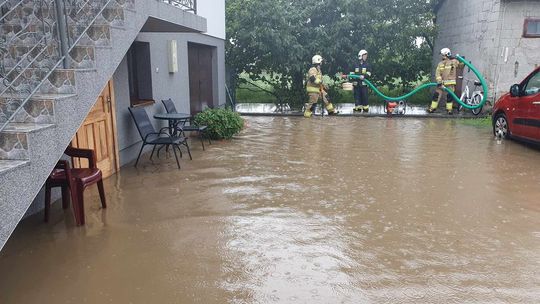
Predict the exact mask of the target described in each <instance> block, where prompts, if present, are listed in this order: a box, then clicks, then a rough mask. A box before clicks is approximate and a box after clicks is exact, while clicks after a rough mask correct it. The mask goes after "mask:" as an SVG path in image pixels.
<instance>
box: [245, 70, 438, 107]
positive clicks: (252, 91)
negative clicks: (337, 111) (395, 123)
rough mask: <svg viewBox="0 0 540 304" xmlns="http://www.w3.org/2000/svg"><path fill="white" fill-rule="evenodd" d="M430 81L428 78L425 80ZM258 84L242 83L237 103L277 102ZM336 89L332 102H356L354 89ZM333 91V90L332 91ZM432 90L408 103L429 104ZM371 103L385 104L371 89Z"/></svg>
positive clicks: (392, 94)
mask: <svg viewBox="0 0 540 304" xmlns="http://www.w3.org/2000/svg"><path fill="white" fill-rule="evenodd" d="M241 77H242V78H246V79H247V78H248V77H249V76H248V75H246V74H242V75H241ZM324 81H325V83H329V84H331V83H334V81H333V80H332V79H331V78H330V77H329V76H327V75H325V76H324ZM425 81H426V82H427V81H428V80H427V79H426V80H425ZM255 83H256V85H257V86H259V87H262V88H264V89H267V90H272V87H271V86H269V85H268V84H265V83H264V82H263V81H256V82H255ZM423 83H424V82H419V83H418V85H421V84H423ZM257 86H255V85H252V84H246V83H244V84H242V85H240V87H239V88H238V89H237V90H236V100H237V103H275V102H276V98H275V97H274V96H272V95H271V94H269V93H267V92H264V91H262V90H260V89H259V88H257ZM334 90H335V91H334V92H333V94H331V95H332V96H333V98H331V99H332V102H333V103H354V97H353V92H352V91H343V90H342V89H341V88H336V89H334ZM379 90H380V91H381V92H382V93H383V94H384V95H387V96H390V97H396V96H401V95H404V94H406V93H408V92H409V91H405V90H403V87H396V88H394V89H390V88H389V87H388V86H382V87H380V88H379ZM331 93H332V92H331ZM431 97H432V92H431V90H423V91H421V92H419V93H418V94H416V95H414V96H412V97H410V98H409V99H408V100H407V103H408V104H411V105H427V104H429V102H430V101H431ZM368 98H369V104H372V105H375V104H383V103H384V100H383V99H382V98H380V97H379V96H377V95H376V94H375V93H374V92H373V91H371V90H370V92H369V97H368Z"/></svg>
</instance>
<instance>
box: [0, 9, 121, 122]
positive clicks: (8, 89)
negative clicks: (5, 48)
mask: <svg viewBox="0 0 540 304" xmlns="http://www.w3.org/2000/svg"><path fill="white" fill-rule="evenodd" d="M43 1H44V0H41V3H40V5H39V7H40V10H41V9H42V8H43V5H42V3H43ZM60 1H66V0H55V1H54V2H53V1H51V4H52V5H51V6H49V9H52V8H53V7H52V6H53V5H55V7H54V8H56V6H58V5H59V4H62V5H63V4H64V3H60ZM72 1H73V0H72ZM75 1H76V0H75ZM112 1H113V0H107V1H106V2H105V3H104V4H103V5H102V6H101V9H99V11H98V12H97V13H95V14H94V15H93V17H92V18H91V20H90V21H89V22H88V24H87V25H86V27H85V28H84V30H83V31H82V32H81V33H80V35H79V37H76V39H75V40H74V41H67V40H64V39H60V37H58V40H60V41H59V50H60V51H61V56H59V57H58V58H57V61H56V63H55V64H54V65H53V66H52V67H50V69H49V70H48V72H47V73H46V74H45V76H43V77H42V78H41V79H40V80H39V82H38V83H37V84H36V85H35V86H33V87H32V88H25V89H23V90H20V89H18V88H16V87H15V86H14V83H17V81H18V80H20V79H21V77H24V76H23V75H24V74H25V72H26V71H27V70H28V69H31V68H32V65H33V64H34V63H36V61H37V60H38V58H39V56H40V55H42V54H43V53H45V50H46V47H48V43H47V37H48V35H50V33H46V32H45V24H46V22H45V21H44V20H41V21H42V25H43V28H42V30H43V33H42V34H43V36H42V37H41V39H39V41H38V43H36V45H35V46H34V47H31V48H30V49H29V50H28V51H27V52H26V53H25V54H24V55H23V56H22V57H21V59H20V60H18V62H17V63H16V64H15V66H13V67H11V68H10V71H8V72H7V73H6V72H5V71H3V69H0V77H1V78H2V82H3V83H4V86H5V88H4V89H3V90H2V92H1V93H0V96H3V97H5V98H6V99H7V98H9V97H11V98H14V99H23V100H22V101H21V103H20V104H19V105H18V107H17V109H16V110H15V111H13V112H12V113H11V114H9V117H7V119H6V121H4V122H1V123H0V132H1V131H2V130H4V129H5V127H6V126H7V125H8V124H9V123H10V122H11V121H13V119H14V118H15V117H16V116H17V114H18V113H19V112H20V111H21V110H22V109H23V108H24V106H25V105H26V103H27V102H28V101H29V100H30V99H31V98H32V97H33V96H34V94H36V93H37V92H38V91H39V89H40V87H41V86H42V85H43V84H44V83H45V81H46V80H47V79H48V78H49V77H50V76H51V74H52V73H53V72H54V71H55V70H56V69H57V68H58V67H60V65H61V64H62V63H63V62H65V61H66V59H67V58H68V55H69V52H70V51H71V50H73V48H74V47H75V46H76V45H77V43H78V42H79V41H80V40H81V39H82V37H83V36H84V35H85V33H86V32H87V31H88V29H89V28H90V27H91V26H92V24H94V22H95V21H96V20H97V18H99V16H100V15H101V14H102V13H103V11H104V10H105V9H106V8H107V6H108V5H109V4H110V3H111V2H112ZM7 2H8V1H4V2H2V4H0V7H1V6H3V5H5V4H6V3H7ZM22 2H23V0H21V1H19V2H18V3H16V4H15V5H13V7H11V8H10V9H9V10H8V12H6V13H5V14H3V15H2V16H1V18H0V20H4V19H5V18H6V16H7V15H8V14H9V13H11V12H13V11H14V10H15V9H16V7H18V6H19V5H21V3H22ZM89 3H90V4H91V1H86V2H85V3H84V5H83V7H82V8H84V6H86V5H88V4H89ZM94 3H95V2H94ZM64 7H65V6H64ZM82 8H81V10H82ZM81 10H78V12H80V11H81ZM65 13H66V11H65V10H63V9H62V10H60V11H58V10H57V11H56V14H55V16H54V24H53V25H51V24H48V25H49V26H50V28H51V29H52V27H53V26H54V25H56V26H57V27H60V26H61V25H65V27H63V28H62V30H63V31H64V33H60V35H61V34H64V35H65V34H67V28H68V21H67V16H66V14H65ZM60 14H61V15H60ZM59 15H60V16H59ZM75 16H78V14H75ZM60 19H63V20H60ZM61 23H63V24H61ZM59 31H60V30H59ZM19 33H21V31H19V32H18V33H17V34H19ZM23 34H26V33H23ZM18 38H20V36H19V37H18ZM63 40H64V41H63ZM11 41H13V39H11ZM70 42H71V43H70ZM61 44H64V45H61ZM43 45H45V48H43V50H41V51H40V52H39V53H38V54H37V55H36V56H35V57H34V58H33V59H32V60H30V61H29V62H28V63H27V64H26V65H24V63H25V62H26V61H27V59H28V58H29V57H30V54H31V52H33V51H34V50H35V49H36V47H38V46H43ZM0 51H1V49H0ZM0 54H1V52H0ZM23 65H24V67H23ZM2 68H3V66H2ZM64 68H66V66H65V65H64ZM14 72H18V75H17V76H16V77H15V78H13V80H11V81H9V80H8V78H7V77H8V76H10V75H12V74H13V73H14ZM29 81H34V79H30V80H29ZM36 81H37V80H36ZM7 94H12V95H10V96H7Z"/></svg>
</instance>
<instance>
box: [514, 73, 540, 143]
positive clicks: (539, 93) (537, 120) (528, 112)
mask: <svg viewBox="0 0 540 304" xmlns="http://www.w3.org/2000/svg"><path fill="white" fill-rule="evenodd" d="M521 87H522V90H521V96H520V97H519V98H516V100H515V104H514V105H515V112H514V114H515V115H514V118H513V124H514V131H513V132H512V134H513V135H515V136H520V137H524V138H527V139H531V140H540V71H536V72H535V73H533V74H532V75H531V76H529V77H528V78H527V79H526V80H525V81H524V83H523V84H522V86H521Z"/></svg>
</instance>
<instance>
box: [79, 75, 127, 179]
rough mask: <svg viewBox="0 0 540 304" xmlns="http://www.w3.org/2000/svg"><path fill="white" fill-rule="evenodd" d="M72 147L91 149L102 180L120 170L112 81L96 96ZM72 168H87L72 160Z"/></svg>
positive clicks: (82, 162)
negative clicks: (94, 154)
mask: <svg viewBox="0 0 540 304" xmlns="http://www.w3.org/2000/svg"><path fill="white" fill-rule="evenodd" d="M71 144H72V145H73V146H74V147H77V148H85V149H92V150H94V151H95V153H96V159H97V166H98V168H99V169H101V172H102V174H103V178H106V177H109V176H111V175H112V174H114V173H116V172H117V171H118V170H119V169H120V165H119V162H118V149H117V146H118V145H117V139H116V116H115V100H114V88H113V82H112V80H109V82H107V85H106V86H105V88H104V89H103V91H102V92H101V94H100V95H99V96H98V98H97V100H96V103H95V104H94V106H93V107H92V109H91V110H90V113H88V116H87V117H86V119H85V120H84V122H83V124H82V125H81V127H80V128H79V130H78V131H77V133H76V134H75V136H74V137H73V140H72V143H71ZM73 166H74V167H87V166H88V163H87V161H86V160H85V159H78V158H76V159H74V163H73Z"/></svg>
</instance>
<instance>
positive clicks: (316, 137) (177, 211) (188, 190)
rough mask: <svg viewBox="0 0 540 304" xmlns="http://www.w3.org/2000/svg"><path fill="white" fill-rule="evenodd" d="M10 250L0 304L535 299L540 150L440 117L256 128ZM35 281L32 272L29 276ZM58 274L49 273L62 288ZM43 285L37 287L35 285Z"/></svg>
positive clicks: (1, 269)
mask: <svg viewBox="0 0 540 304" xmlns="http://www.w3.org/2000/svg"><path fill="white" fill-rule="evenodd" d="M193 150H194V151H193V154H194V160H193V161H188V160H185V159H184V160H182V170H181V171H179V170H177V169H176V166H175V163H174V161H172V160H171V159H160V160H156V162H155V163H151V162H149V161H147V159H144V161H143V162H142V163H141V164H140V168H139V169H134V168H132V167H126V168H123V170H122V171H121V174H120V175H118V176H116V177H115V178H110V179H108V180H107V183H106V187H107V195H108V197H107V198H108V201H109V206H110V207H109V208H108V209H107V210H100V209H99V198H98V196H97V194H96V193H93V192H92V191H90V192H92V194H91V196H90V197H88V198H87V199H86V200H85V202H87V203H86V210H87V222H88V224H87V226H86V227H84V228H76V227H74V225H73V220H72V217H71V213H66V214H65V215H64V214H63V213H62V210H61V208H59V206H55V210H53V212H52V220H51V221H52V222H51V223H50V224H48V225H45V224H42V223H41V218H37V217H36V218H31V219H29V220H27V221H25V222H24V223H23V224H22V225H20V227H19V228H18V229H17V231H16V233H15V235H14V237H13V238H12V239H11V240H10V241H9V243H8V244H7V246H6V248H5V250H4V251H3V252H2V253H1V254H0V273H2V276H0V290H2V292H1V293H0V303H36V302H42V301H43V299H44V298H46V299H48V300H50V301H51V302H55V303H56V302H58V303H62V302H74V301H75V300H81V301H82V302H84V301H86V302H89V303H103V302H113V303H128V302H132V303H151V302H152V303H153V302H158V303H296V302H297V303H464V302H481V303H497V302H505V303H535V302H538V299H540V287H539V286H540V276H539V275H538V274H539V273H540V229H539V228H538V227H540V207H539V205H538V197H540V188H538V185H539V184H540V175H539V174H538V172H540V158H538V153H539V152H538V151H537V150H535V149H530V148H528V147H526V146H523V145H520V144H516V143H514V142H511V141H505V142H503V143H502V144H497V142H496V141H495V140H494V139H493V138H492V135H491V131H490V130H489V128H478V127H471V126H466V125H462V124H460V123H458V122H456V121H454V120H437V119H414V118H413V119H407V120H401V119H386V118H373V119H356V118H355V117H315V118H313V119H303V118H299V117H249V118H247V128H246V130H244V131H243V133H242V134H241V135H240V136H238V137H237V138H235V139H234V140H232V141H230V142H219V141H218V142H215V143H213V145H211V146H210V147H209V149H207V151H204V152H203V151H202V150H201V148H200V145H197V144H196V143H194V145H193ZM29 274H31V275H29ZM51 278H54V279H51ZM28 286H32V288H30V289H29V288H28Z"/></svg>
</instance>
